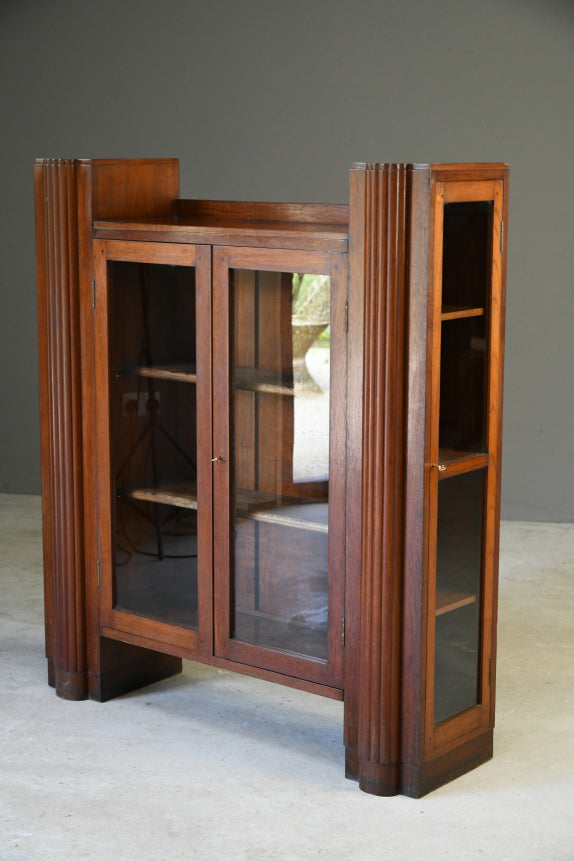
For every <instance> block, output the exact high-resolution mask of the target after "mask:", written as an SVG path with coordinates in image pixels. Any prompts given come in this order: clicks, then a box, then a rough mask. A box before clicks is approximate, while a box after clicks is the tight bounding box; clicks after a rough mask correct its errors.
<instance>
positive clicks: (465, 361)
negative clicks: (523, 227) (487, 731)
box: [427, 182, 502, 744]
mask: <svg viewBox="0 0 574 861" xmlns="http://www.w3.org/2000/svg"><path fill="white" fill-rule="evenodd" d="M435 192H436V197H435V209H434V248H435V258H434V261H433V264H434V265H433V278H434V294H433V302H432V303H431V305H432V307H431V309H430V313H431V316H432V327H431V331H432V333H433V334H432V339H431V351H430V356H431V401H430V403H431V415H430V424H431V429H430V442H429V447H428V452H427V462H428V464H429V470H430V472H429V485H428V486H429V494H430V498H429V616H428V642H429V649H428V665H427V690H428V692H429V693H430V698H429V700H428V702H429V708H428V713H427V730H428V736H429V737H430V739H431V743H432V742H434V743H435V744H440V743H442V742H443V741H445V740H446V739H447V738H448V737H449V733H451V732H455V731H456V732H457V733H460V732H461V727H462V725H463V724H465V726H466V728H467V729H468V731H472V729H473V728H478V727H479V726H481V725H483V724H484V723H485V722H487V721H488V717H489V713H490V687H489V675H490V674H489V670H490V658H491V654H492V635H493V630H492V592H493V578H494V571H493V558H494V548H493V542H494V540H495V539H494V535H495V531H496V530H495V519H494V517H495V515H494V511H495V508H496V504H495V502H496V494H497V485H498V482H497V476H498V470H499V464H498V458H499V448H500V446H499V417H498V412H497V410H496V408H495V404H496V403H498V400H499V396H498V391H497V385H498V379H499V377H498V366H497V361H496V359H497V354H498V349H499V338H500V314H499V311H500V232H501V229H502V227H501V218H502V183H501V182H470V183H464V184H462V183H461V184H460V185H459V184H457V183H448V182H445V183H437V184H436V187H435ZM455 719H456V720H455ZM453 723H456V724H457V727H456V730H454V729H453V728H452V727H453Z"/></svg>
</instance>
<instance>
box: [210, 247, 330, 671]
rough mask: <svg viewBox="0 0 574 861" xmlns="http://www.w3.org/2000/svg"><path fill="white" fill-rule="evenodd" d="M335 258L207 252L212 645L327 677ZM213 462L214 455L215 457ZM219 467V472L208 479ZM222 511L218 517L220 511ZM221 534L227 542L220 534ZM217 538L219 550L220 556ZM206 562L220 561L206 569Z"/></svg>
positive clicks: (244, 658) (241, 657)
mask: <svg viewBox="0 0 574 861" xmlns="http://www.w3.org/2000/svg"><path fill="white" fill-rule="evenodd" d="M332 257H335V258H338V257H339V255H328V254H327V255H325V254H309V253H307V254H301V255H300V254H298V253H294V252H288V253H286V252H280V251H266V252H263V251H259V252H257V253H255V252H245V251H242V250H240V249H237V250H233V249H229V250H224V249H219V250H218V251H217V253H216V254H215V266H214V274H215V300H214V301H215V303H216V310H215V315H214V319H215V326H216V334H215V343H216V344H217V343H222V342H225V343H226V345H227V350H228V353H227V356H226V359H225V370H224V369H223V368H222V367H221V368H220V369H219V371H218V369H216V370H215V374H216V376H217V374H218V372H219V373H220V374H221V375H222V378H225V379H226V380H228V381H229V384H228V385H227V386H222V387H221V391H222V392H223V394H224V396H223V397H222V399H221V401H218V399H217V392H218V387H217V385H216V388H215V392H216V402H215V416H214V419H215V426H214V436H215V440H216V443H215V449H214V453H213V457H214V487H215V506H216V511H217V509H218V506H220V507H221V508H220V511H221V512H222V515H216V519H215V527H216V530H219V527H220V526H221V525H222V524H229V532H228V533H227V532H226V534H222V532H219V536H220V539H221V540H218V536H216V543H215V552H216V578H217V577H220V575H221V574H222V572H225V574H224V576H221V578H220V580H219V587H218V586H216V591H217V592H218V594H222V592H224V593H225V594H226V599H227V600H226V601H225V602H224V605H223V606H225V612H223V611H222V609H221V608H220V607H218V608H217V610H216V614H217V618H216V649H217V650H218V652H219V654H222V655H223V656H225V657H229V658H232V659H233V660H237V661H240V662H247V663H251V664H254V665H256V666H262V667H265V668H268V669H273V670H276V671H278V672H286V673H289V674H290V675H296V676H298V677H301V678H307V679H309V680H310V681H315V682H319V683H325V684H330V685H336V684H338V683H339V680H340V664H341V623H342V618H341V599H342V594H343V576H344V565H343V564H342V560H343V559H344V543H343V542H344V521H343V519H342V517H343V516H342V512H341V500H342V499H343V497H344V453H343V451H342V449H341V448H340V443H341V439H342V438H341V437H339V435H338V434H337V433H335V434H334V435H333V434H332V429H333V428H337V429H338V430H341V428H342V423H343V424H344V416H343V414H342V412H340V407H341V404H342V403H343V402H344V398H341V399H336V398H334V397H332V393H331V390H332V388H333V386H334V389H335V391H337V392H340V391H341V388H342V389H343V391H344V386H345V345H344V332H342V330H341V327H340V319H341V317H340V308H338V307H337V303H340V297H341V289H340V288H341V286H343V285H342V284H340V283H338V282H339V278H338V274H337V272H336V271H335V270H336V267H335V266H332V263H333V260H332ZM220 458H221V459H220ZM223 476H225V478H224V479H223V481H220V478H222V477H223ZM223 512H225V513H224V514H223ZM228 536H229V538H228ZM227 540H229V548H228V550H227V549H226V550H225V552H224V553H223V554H222V556H221V557H219V556H218V551H219V549H220V548H221V549H223V548H224V547H225V545H226V542H227ZM218 559H220V560H221V562H220V564H218Z"/></svg>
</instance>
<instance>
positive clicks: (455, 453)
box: [437, 448, 489, 478]
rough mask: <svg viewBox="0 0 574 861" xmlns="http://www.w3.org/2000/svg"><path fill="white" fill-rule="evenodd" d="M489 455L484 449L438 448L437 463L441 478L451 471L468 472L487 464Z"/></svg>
mask: <svg viewBox="0 0 574 861" xmlns="http://www.w3.org/2000/svg"><path fill="white" fill-rule="evenodd" d="M488 462H489V456H488V453H487V452H484V451H461V449H457V448H439V450H438V463H437V466H438V468H439V471H440V474H441V477H442V478H446V477H447V476H448V475H450V474H451V473H459V472H469V471H470V470H472V469H482V468H483V467H485V466H488Z"/></svg>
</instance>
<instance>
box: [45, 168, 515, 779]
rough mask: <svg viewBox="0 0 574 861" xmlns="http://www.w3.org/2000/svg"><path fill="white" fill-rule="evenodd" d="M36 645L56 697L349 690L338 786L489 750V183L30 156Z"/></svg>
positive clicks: (495, 201) (492, 507)
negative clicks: (266, 174) (38, 582)
mask: <svg viewBox="0 0 574 861" xmlns="http://www.w3.org/2000/svg"><path fill="white" fill-rule="evenodd" d="M35 187H36V235H37V270H38V313H39V347H40V383H41V385H40V392H41V427H42V435H41V439H42V478H43V525H44V570H45V608H46V651H47V657H48V668H49V670H48V671H49V681H50V684H51V685H53V686H55V688H56V693H57V694H58V695H59V696H61V697H64V698H67V699H72V700H80V699H84V698H86V697H91V698H93V699H95V700H99V701H104V700H107V699H109V698H111V697H114V696H117V695H119V694H122V693H125V692H127V691H130V690H133V689H135V688H137V687H139V686H142V685H145V684H149V683H151V682H155V681H158V680H160V679H164V678H167V677H169V676H171V675H173V674H175V673H178V672H179V671H180V670H181V659H182V658H189V659H191V660H194V661H200V662H203V663H207V664H211V665H213V666H216V667H222V668H226V669H229V670H233V671H237V672H242V673H247V674H248V675H253V676H257V677H259V678H262V679H267V680H269V681H274V682H279V683H282V684H285V685H290V686H293V687H296V688H300V689H302V690H305V691H310V692H314V693H317V694H322V695H324V696H328V697H333V698H335V699H340V700H344V743H345V751H346V756H345V766H346V774H347V776H348V777H350V778H355V779H357V780H358V781H359V785H360V787H361V789H363V790H364V791H366V792H370V793H373V794H377V795H393V794H397V793H403V794H406V795H410V796H420V795H423V794H425V793H427V792H429V791H430V790H431V789H433V788H435V787H437V786H439V785H441V784H443V783H445V782H446V781H448V780H451V779H452V778H454V777H456V776H458V775H460V774H462V773H463V772H465V771H468V770H469V769H471V768H473V767H474V766H476V765H478V764H480V763H482V762H484V761H485V760H487V759H489V758H490V757H491V756H492V738H493V725H494V690H495V646H496V606H497V566H498V535H499V517H500V468H501V464H500V457H501V423H502V407H501V399H502V367H503V352H504V308H505V301H504V300H505V271H506V243H505V233H506V229H507V228H506V226H507V223H508V219H507V208H508V169H507V167H506V165H504V164H468V165H466V164H446V165H441V164H430V165H428V164H426V165H425V164H364V163H360V164H354V165H353V166H352V168H351V171H350V204H349V206H346V205H341V206H338V205H315V204H300V205H298V204H273V203H269V204H266V203H237V202H218V201H201V200H183V199H179V165H178V162H177V160H175V159H158V160H117V161H112V160H63V159H54V160H52V159H40V160H38V161H37V163H36V166H35Z"/></svg>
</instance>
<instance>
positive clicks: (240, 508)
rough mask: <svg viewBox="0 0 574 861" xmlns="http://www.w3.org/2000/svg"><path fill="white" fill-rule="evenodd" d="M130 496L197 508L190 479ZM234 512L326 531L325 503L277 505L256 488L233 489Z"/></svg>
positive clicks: (277, 523) (135, 491) (134, 490)
mask: <svg viewBox="0 0 574 861" xmlns="http://www.w3.org/2000/svg"><path fill="white" fill-rule="evenodd" d="M125 495H126V496H128V497H129V498H130V499H138V500H140V501H143V502H153V503H155V504H157V505H173V506H175V507H176V508H189V509H193V510H197V488H196V486H195V485H194V484H192V483H190V482H174V483H168V484H164V485H162V486H161V487H137V488H132V489H130V490H128V491H127V493H126V494H125ZM235 504H236V509H235V513H236V515H237V516H239V517H243V518H245V519H247V520H257V521H259V522H261V523H270V524H272V525H275V526H286V527H290V528H292V529H305V530H307V531H309V532H323V533H327V531H328V517H329V504H328V503H327V502H312V503H297V504H294V505H293V504H292V505H281V506H277V496H276V495H275V494H273V493H266V492H264V491H258V490H246V489H243V488H240V489H238V490H237V491H236V503H235Z"/></svg>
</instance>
